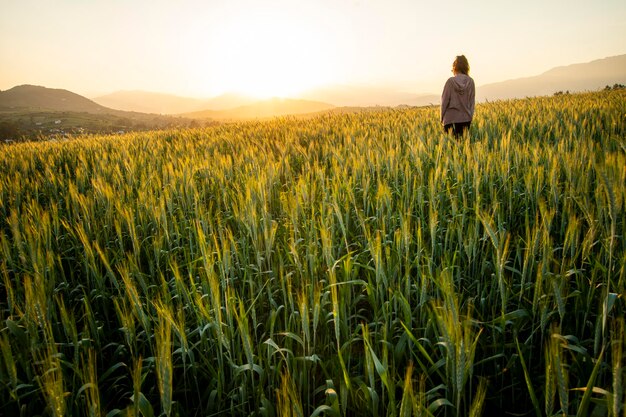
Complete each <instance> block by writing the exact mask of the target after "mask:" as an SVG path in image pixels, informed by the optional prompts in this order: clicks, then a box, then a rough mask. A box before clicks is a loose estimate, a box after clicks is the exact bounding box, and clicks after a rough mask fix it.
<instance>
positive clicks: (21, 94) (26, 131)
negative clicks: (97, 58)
mask: <svg viewBox="0 0 626 417" xmlns="http://www.w3.org/2000/svg"><path fill="white" fill-rule="evenodd" d="M0 124H2V125H3V126H4V127H5V129H4V130H5V134H4V136H5V137H0V140H4V139H15V138H20V137H27V138H35V137H38V138H41V137H48V136H51V135H71V134H83V133H110V132H121V131H124V132H127V131H136V130H150V129H162V128H169V127H179V126H192V125H194V124H195V125H197V124H198V122H194V121H192V120H190V119H185V118H182V117H172V116H161V115H158V114H146V113H139V112H128V111H121V110H114V109H109V108H107V107H104V106H101V105H99V104H97V103H94V102H93V101H91V100H89V99H87V98H85V97H83V96H80V95H78V94H75V93H72V92H71V91H67V90H61V89H53V88H46V87H40V86H33V85H20V86H17V87H13V88H11V89H10V90H6V91H0Z"/></svg>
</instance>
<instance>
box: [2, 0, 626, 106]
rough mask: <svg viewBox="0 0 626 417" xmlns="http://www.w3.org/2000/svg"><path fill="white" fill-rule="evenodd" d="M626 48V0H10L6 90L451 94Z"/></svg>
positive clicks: (5, 1)
mask: <svg viewBox="0 0 626 417" xmlns="http://www.w3.org/2000/svg"><path fill="white" fill-rule="evenodd" d="M625 53H626V1H624V0H588V1H579V0H524V1H519V0H516V1H507V0H484V1H469V0H465V1H457V0H448V1H421V0H267V1H261V0H257V1H253V0H178V1H174V0H55V1H52V0H0V90H6V89H9V88H11V87H14V86H16V85H20V84H36V85H43V86H46V87H51V88H65V89H68V90H71V91H74V92H76V93H78V94H83V95H86V96H90V97H93V96H95V95H99V94H106V93H110V92H114V91H118V90H145V91H155V92H164V93H172V94H177V95H183V96H193V97H211V96H215V95H218V94H221V93H224V92H230V91H237V92H242V93H248V94H256V95H258V96H270V95H295V94H297V93H298V92H301V91H304V90H307V89H310V88H314V87H317V86H322V85H327V84H332V85H354V84H356V85H374V86H387V87H390V88H391V87H393V88H395V89H400V90H403V91H406V92H413V93H440V90H441V88H442V86H443V84H444V82H445V80H446V79H447V78H448V77H449V76H450V68H451V63H452V61H453V60H454V57H455V56H456V55H458V54H465V55H466V56H467V58H468V59H469V62H470V66H471V73H470V75H472V77H473V78H474V79H475V81H476V83H477V85H481V84H486V83H490V82H496V81H503V80H507V79H512V78H518V77H524V76H531V75H537V74H540V73H542V72H544V71H546V70H548V69H550V68H552V67H555V66H560V65H568V64H573V63H580V62H588V61H592V60H594V59H600V58H605V57H608V56H614V55H621V54H625Z"/></svg>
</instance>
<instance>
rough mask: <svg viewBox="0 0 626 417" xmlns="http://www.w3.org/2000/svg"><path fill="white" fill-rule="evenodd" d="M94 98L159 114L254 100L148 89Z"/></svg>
mask: <svg viewBox="0 0 626 417" xmlns="http://www.w3.org/2000/svg"><path fill="white" fill-rule="evenodd" d="M93 100H94V101H95V102H96V103H98V104H101V105H103V106H106V107H110V108H112V109H117V110H125V111H137V112H142V113H157V114H180V113H190V112H194V111H200V110H204V109H212V110H224V109H228V108H233V107H238V106H243V105H246V104H250V103H252V102H253V101H254V100H253V99H251V98H249V97H245V96H242V95H238V94H223V95H221V96H217V97H213V98H211V99H198V98H190V97H181V96H176V95H172V94H163V93H153V92H148V91H117V92H115V93H111V94H107V95H104V96H100V97H95V98H94V99H93Z"/></svg>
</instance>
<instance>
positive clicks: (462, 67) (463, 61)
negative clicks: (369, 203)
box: [452, 55, 470, 75]
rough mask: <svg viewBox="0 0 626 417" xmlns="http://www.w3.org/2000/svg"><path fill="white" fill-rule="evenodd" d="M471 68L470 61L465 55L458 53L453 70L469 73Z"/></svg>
mask: <svg viewBox="0 0 626 417" xmlns="http://www.w3.org/2000/svg"><path fill="white" fill-rule="evenodd" d="M469 69H470V67H469V62H467V58H465V55H458V56H457V57H456V59H455V60H454V62H453V63H452V70H454V71H456V72H460V73H461V74H465V75H468V74H469Z"/></svg>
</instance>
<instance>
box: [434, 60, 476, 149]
mask: <svg viewBox="0 0 626 417" xmlns="http://www.w3.org/2000/svg"><path fill="white" fill-rule="evenodd" d="M469 69H470V67H469V63H468V62H467V58H465V55H459V56H457V57H456V59H455V60H454V62H453V63H452V73H453V74H454V77H450V78H448V81H446V85H445V86H444V87H443V93H442V94H441V123H443V130H444V131H445V132H446V133H450V132H452V133H454V137H455V138H459V137H461V136H462V135H463V134H464V133H465V132H467V131H468V130H469V127H470V124H471V123H472V118H473V117H474V101H475V96H476V89H475V87H474V80H473V79H472V78H471V77H470V76H469Z"/></svg>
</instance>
